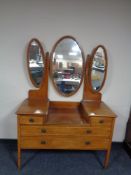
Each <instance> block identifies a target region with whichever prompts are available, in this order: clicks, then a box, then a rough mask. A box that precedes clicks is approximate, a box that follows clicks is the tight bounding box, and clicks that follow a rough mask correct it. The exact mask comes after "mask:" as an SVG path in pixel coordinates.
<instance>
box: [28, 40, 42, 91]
mask: <svg viewBox="0 0 131 175" xmlns="http://www.w3.org/2000/svg"><path fill="white" fill-rule="evenodd" d="M33 41H35V42H36V43H37V44H38V46H39V47H40V50H41V54H42V59H43V63H44V65H45V60H44V58H45V53H44V50H43V47H42V45H41V43H40V41H39V40H38V39H37V38H33V39H31V40H30V42H29V44H28V48H27V67H28V72H29V77H30V80H31V82H32V84H33V85H34V86H35V87H37V88H39V87H40V86H41V84H40V85H37V84H36V83H35V81H34V80H33V78H32V76H31V73H30V68H29V60H30V47H31V43H32V42H33ZM43 77H44V74H43Z"/></svg>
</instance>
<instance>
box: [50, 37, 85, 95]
mask: <svg viewBox="0 0 131 175" xmlns="http://www.w3.org/2000/svg"><path fill="white" fill-rule="evenodd" d="M64 39H72V40H73V41H75V42H76V44H77V45H78V47H79V49H80V51H81V55H82V72H81V81H80V84H79V86H78V88H77V89H76V90H75V91H74V92H71V93H69V94H65V93H63V92H61V91H60V90H59V89H58V87H57V85H56V84H55V82H54V80H53V76H52V71H53V68H52V59H53V53H54V51H55V49H56V47H57V45H58V44H59V43H60V42H61V41H62V40H64ZM84 68H85V56H84V52H83V49H82V48H81V46H80V44H79V43H78V42H77V40H76V39H75V38H74V37H73V36H70V35H66V36H63V37H61V38H60V39H59V40H57V42H56V43H55V44H54V46H53V48H52V50H51V53H50V77H51V80H52V83H53V86H54V88H55V89H56V91H57V92H58V93H59V94H60V95H62V96H65V97H70V96H72V95H74V94H75V93H76V92H77V91H78V90H79V89H80V87H81V84H82V82H83V77H84Z"/></svg>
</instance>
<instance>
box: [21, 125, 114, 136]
mask: <svg viewBox="0 0 131 175" xmlns="http://www.w3.org/2000/svg"><path fill="white" fill-rule="evenodd" d="M20 130H21V136H40V135H74V136H78V135H85V136H86V135H87V136H105V137H109V136H110V133H111V130H110V128H106V127H105V128H103V127H102V128H101V127H66V126H63V127H62V126H59V127H56V126H28V125H21V129H20Z"/></svg>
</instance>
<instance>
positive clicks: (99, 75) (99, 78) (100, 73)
mask: <svg viewBox="0 0 131 175" xmlns="http://www.w3.org/2000/svg"><path fill="white" fill-rule="evenodd" d="M105 74H106V52H105V49H104V48H103V47H98V48H97V49H96V51H95V52H94V54H93V61H92V67H91V85H92V88H93V90H95V91H99V90H100V89H101V87H102V85H103V83H104V79H105Z"/></svg>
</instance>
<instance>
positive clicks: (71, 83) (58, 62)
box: [51, 36, 84, 96]
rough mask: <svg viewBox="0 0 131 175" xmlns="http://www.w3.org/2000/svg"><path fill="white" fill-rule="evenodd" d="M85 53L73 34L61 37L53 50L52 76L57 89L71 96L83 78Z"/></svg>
mask: <svg viewBox="0 0 131 175" xmlns="http://www.w3.org/2000/svg"><path fill="white" fill-rule="evenodd" d="M83 65H84V55H83V52H82V50H81V48H80V46H79V45H78V43H77V41H76V40H75V39H74V38H73V37H71V36H65V37H62V38H61V39H59V40H58V41H57V42H56V44H55V46H54V47H53V50H52V52H51V77H52V80H53V84H54V86H55V88H56V90H57V91H58V92H59V93H60V94H62V95H64V96H71V95H73V94H74V93H76V91H77V90H78V89H79V87H80V85H81V83H82V80H83Z"/></svg>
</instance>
